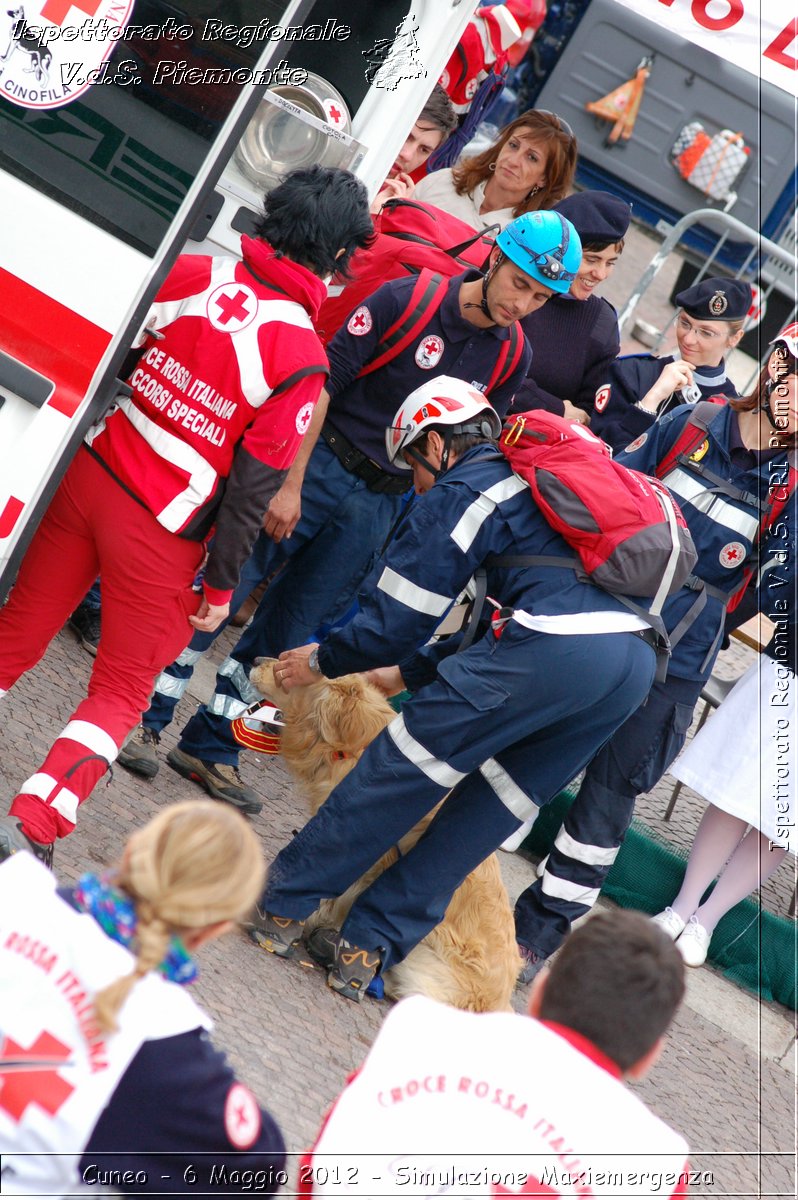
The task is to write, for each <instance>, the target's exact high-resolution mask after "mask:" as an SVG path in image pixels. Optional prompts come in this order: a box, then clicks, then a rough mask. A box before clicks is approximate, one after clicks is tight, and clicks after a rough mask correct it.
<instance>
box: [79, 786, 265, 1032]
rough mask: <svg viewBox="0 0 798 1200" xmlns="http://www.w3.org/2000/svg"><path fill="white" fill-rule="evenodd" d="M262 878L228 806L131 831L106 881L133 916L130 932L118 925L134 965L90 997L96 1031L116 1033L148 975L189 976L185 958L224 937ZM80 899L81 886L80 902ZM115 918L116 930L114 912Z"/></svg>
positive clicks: (182, 812) (183, 809)
mask: <svg viewBox="0 0 798 1200" xmlns="http://www.w3.org/2000/svg"><path fill="white" fill-rule="evenodd" d="M263 875H264V868H263V855H262V853H261V849H260V843H259V842H258V840H257V838H256V837H255V834H254V833H253V832H252V830H251V828H250V827H249V826H248V825H247V823H246V822H245V821H244V820H243V819H241V818H240V817H239V815H238V814H237V813H236V812H235V810H234V809H232V808H230V807H229V806H227V805H223V804H218V803H214V802H213V801H202V802H197V801H194V802H188V803H185V804H177V805H174V806H173V807H171V808H167V809H164V811H163V812H162V813H160V814H159V815H158V816H157V817H155V819H154V820H153V821H150V823H149V824H148V825H146V826H145V827H144V828H143V829H139V830H137V831H136V833H134V834H133V835H132V836H131V838H130V839H129V840H128V843H127V846H126V848H125V852H124V854H123V856H122V862H121V865H120V866H119V868H118V869H117V871H116V872H115V873H114V875H113V876H111V877H110V878H112V880H113V884H114V889H115V890H116V891H117V892H118V893H119V894H120V895H121V896H122V897H124V898H125V899H126V902H127V903H126V904H125V905H124V908H125V909H126V910H127V911H128V912H129V911H130V910H131V909H134V910H135V931H134V930H133V928H131V923H130V921H129V920H125V919H124V918H122V920H123V921H124V925H123V929H124V931H125V934H127V933H128V932H129V933H130V934H131V935H132V936H131V937H130V938H129V939H128V940H127V941H126V942H125V943H124V944H126V945H127V946H128V948H129V949H131V950H132V951H133V952H134V953H135V955H136V965H135V968H134V969H133V971H132V972H131V973H130V974H129V975H124V976H122V977H121V978H120V979H117V980H116V981H115V982H114V983H111V984H109V985H108V987H106V988H103V990H102V991H101V992H99V993H98V994H97V995H96V996H95V997H94V1010H95V1015H96V1018H97V1023H98V1025H99V1027H100V1029H102V1030H103V1031H105V1032H110V1031H113V1030H115V1029H116V1028H117V1025H116V1021H117V1016H118V1013H119V1010H120V1009H121V1008H122V1006H123V1005H124V1002H125V1000H126V998H127V996H128V994H129V992H130V990H131V988H132V987H133V986H134V985H135V983H136V981H137V980H138V979H141V978H143V977H144V976H145V975H147V974H148V973H149V972H150V971H154V970H159V969H161V971H162V973H163V974H165V975H166V976H167V978H174V979H175V981H176V982H187V981H189V980H190V979H191V978H194V976H195V974H196V972H195V970H194V969H192V968H193V964H192V963H191V959H190V958H189V954H190V952H192V951H194V950H196V949H197V948H198V947H199V946H201V945H202V943H203V942H207V941H210V940H212V939H213V938H216V937H219V936H220V935H221V934H222V933H225V932H227V930H228V929H230V928H231V927H232V926H233V925H234V924H235V923H236V921H238V920H239V919H240V918H241V917H242V916H243V915H244V914H245V913H246V912H248V911H249V909H251V908H252V906H253V904H254V903H255V901H256V900H257V898H258V896H259V895H260V893H261V892H262V890H263ZM82 883H83V881H81V884H82ZM83 894H84V891H83V890H81V885H79V888H78V898H79V902H80V897H81V896H82V895H83ZM120 907H121V906H120ZM106 911H107V909H106ZM94 915H97V914H96V913H95V914H94ZM116 920H117V931H118V930H119V924H120V917H119V910H118V909H117V914H116ZM100 923H101V924H103V922H102V920H100ZM103 927H104V928H105V926H103ZM106 932H110V931H109V929H108V928H106ZM111 936H113V934H112V935H111ZM172 963H174V967H172V966H171V965H170V964H172ZM170 972H174V973H173V974H170Z"/></svg>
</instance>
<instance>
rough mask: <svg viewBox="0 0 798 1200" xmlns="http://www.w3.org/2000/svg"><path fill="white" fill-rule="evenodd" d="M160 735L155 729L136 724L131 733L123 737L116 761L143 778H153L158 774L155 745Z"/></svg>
mask: <svg viewBox="0 0 798 1200" xmlns="http://www.w3.org/2000/svg"><path fill="white" fill-rule="evenodd" d="M160 740H161V735H160V734H159V733H158V732H157V731H156V730H155V729H149V728H148V727H147V726H146V725H137V726H136V728H135V729H134V730H133V732H132V733H129V734H128V735H127V737H126V738H125V742H124V745H123V746H122V748H121V750H120V751H119V754H118V755H117V758H116V761H117V762H118V763H119V765H120V767H124V768H125V770H126V771H132V772H133V774H134V775H142V776H143V777H144V778H145V779H154V778H155V776H156V775H157V774H158V766H159V763H158V752H157V750H156V746H157V745H158V744H159V742H160Z"/></svg>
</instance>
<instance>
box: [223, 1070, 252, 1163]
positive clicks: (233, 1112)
mask: <svg viewBox="0 0 798 1200" xmlns="http://www.w3.org/2000/svg"><path fill="white" fill-rule="evenodd" d="M224 1129H225V1133H226V1134H227V1136H228V1138H229V1139H230V1144H231V1145H233V1146H235V1147H236V1148H237V1149H238V1150H246V1149H248V1147H249V1146H251V1145H252V1144H253V1142H255V1140H256V1139H257V1137H258V1134H259V1133H260V1109H259V1108H258V1102H257V1100H256V1099H255V1097H254V1096H253V1095H252V1092H251V1091H250V1090H249V1088H245V1087H244V1085H243V1084H241V1083H234V1084H233V1086H232V1087H231V1088H230V1091H229V1092H228V1093H227V1099H226V1100H225V1103H224Z"/></svg>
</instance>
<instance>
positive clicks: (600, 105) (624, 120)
mask: <svg viewBox="0 0 798 1200" xmlns="http://www.w3.org/2000/svg"><path fill="white" fill-rule="evenodd" d="M652 62H653V59H652V58H644V59H643V61H642V62H641V64H640V66H639V67H638V68H637V71H636V72H635V75H634V78H633V79H627V80H626V83H622V84H621V86H620V87H617V88H615V89H614V91H612V92H609V93H608V95H606V96H602V98H601V99H600V100H590V101H588V103H587V104H586V105H585V108H586V109H587V111H588V112H589V113H593V114H594V116H596V117H601V118H602V119H603V120H605V121H612V122H613V126H612V129H611V130H610V132H609V133H608V135H607V143H608V144H609V145H611V146H613V145H615V143H616V142H617V141H618V140H619V138H623V140H624V141H628V140H629V138H630V137H631V136H632V130H633V129H634V127H635V121H636V120H637V114H638V112H639V111H640V102H641V100H642V99H643V89H644V88H645V86H646V80H647V79H648V77H649V75H650V74H651V70H650V68H651V64H652Z"/></svg>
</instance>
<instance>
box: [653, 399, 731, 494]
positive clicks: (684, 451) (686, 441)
mask: <svg viewBox="0 0 798 1200" xmlns="http://www.w3.org/2000/svg"><path fill="white" fill-rule="evenodd" d="M717 415H718V405H717V404H715V403H713V401H712V400H699V401H698V403H697V404H696V406H695V408H694V409H693V411H692V412H691V413H690V416H689V417H688V418H687V420H686V421H685V423H684V425H683V426H682V431H681V433H680V434H679V436H678V437H677V439H676V441H675V442H674V443H673V445H672V446H671V448H670V450H669V451H668V453H667V454H666V455H665V457H664V458H663V459H662V461H661V462H659V463H657V466H656V469H655V470H654V475H655V476H656V477H657V479H664V478H665V476H666V475H667V474H669V472H670V471H672V470H673V468H674V467H675V466H676V463H677V462H678V461H679V459H680V458H681V457H682V455H690V454H692V453H693V451H694V450H697V449H698V447H699V446H700V445H701V443H702V441H703V440H704V437H705V436H706V432H707V429H708V428H709V426H710V424H711V423H712V421H713V420H714V419H715V417H716V416H717Z"/></svg>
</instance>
